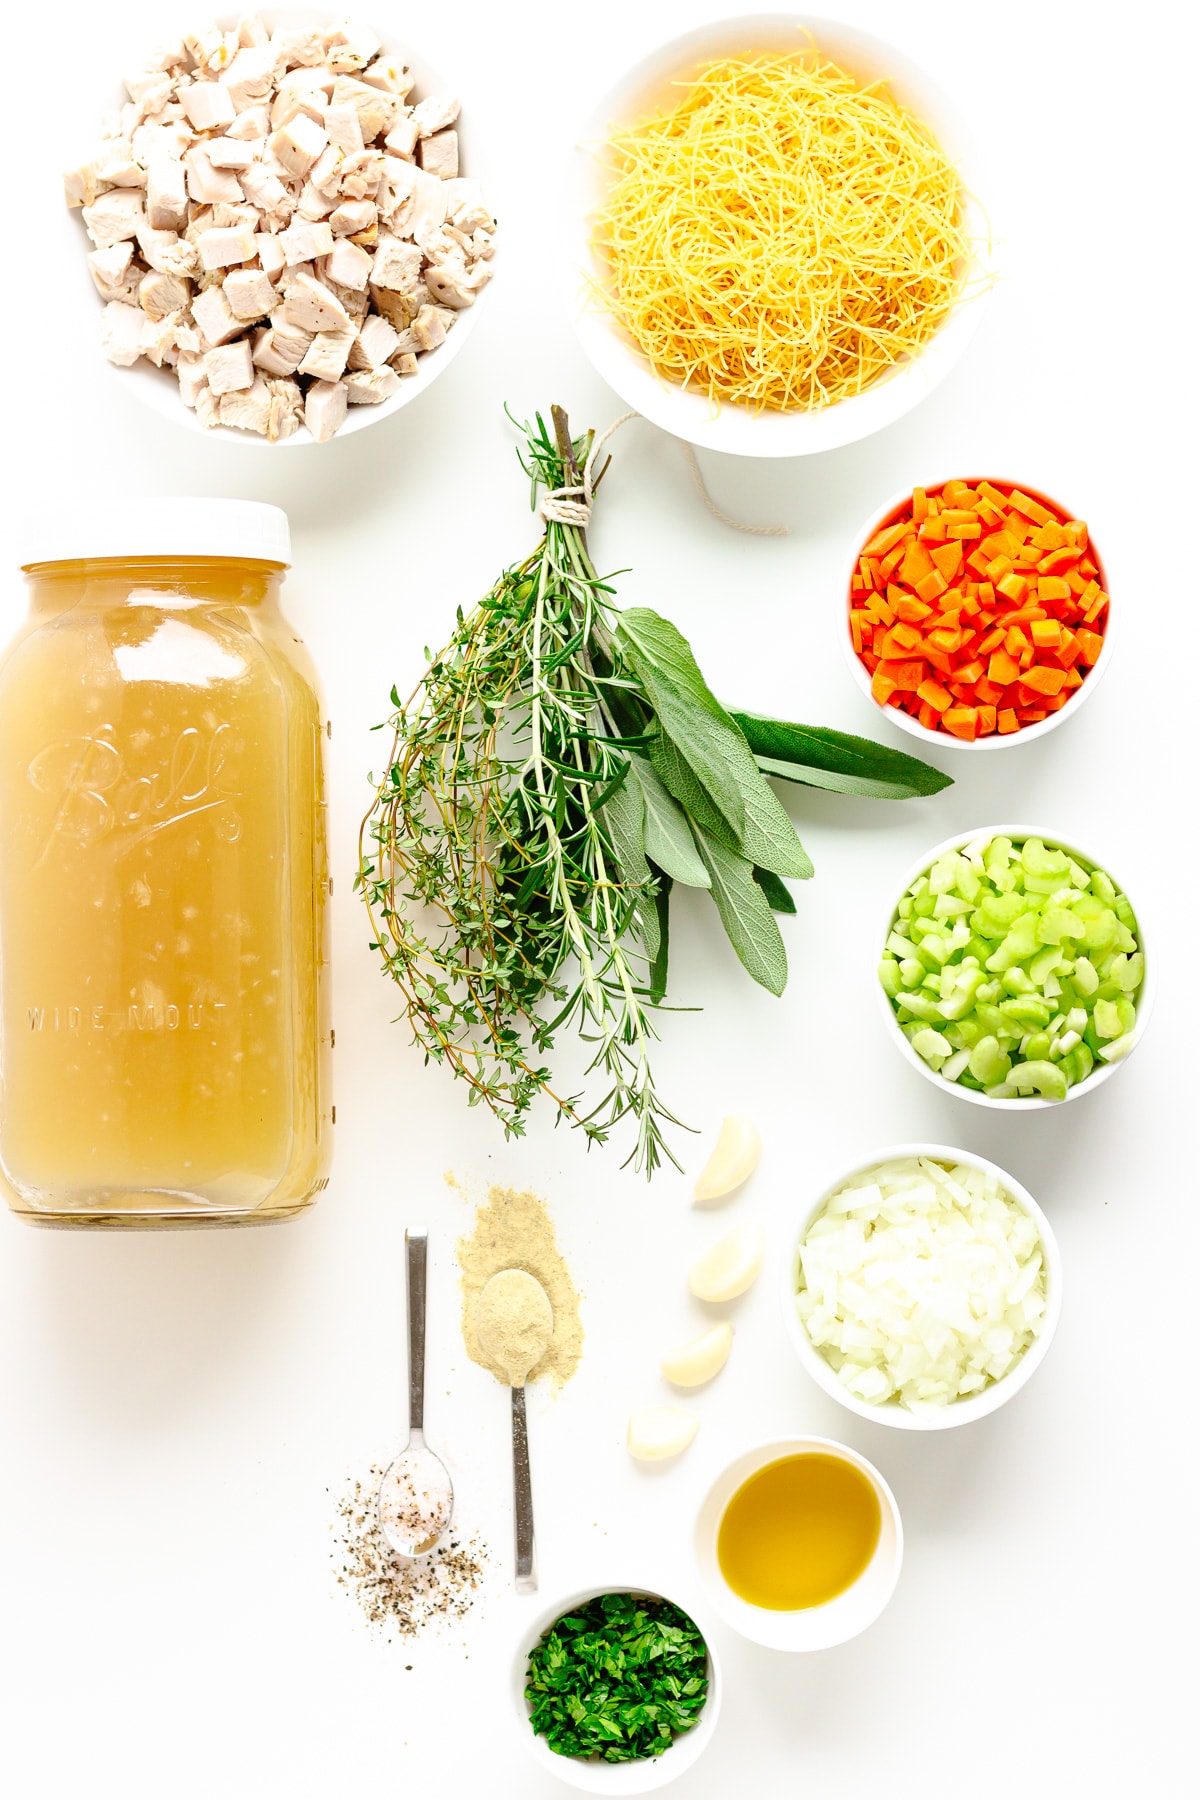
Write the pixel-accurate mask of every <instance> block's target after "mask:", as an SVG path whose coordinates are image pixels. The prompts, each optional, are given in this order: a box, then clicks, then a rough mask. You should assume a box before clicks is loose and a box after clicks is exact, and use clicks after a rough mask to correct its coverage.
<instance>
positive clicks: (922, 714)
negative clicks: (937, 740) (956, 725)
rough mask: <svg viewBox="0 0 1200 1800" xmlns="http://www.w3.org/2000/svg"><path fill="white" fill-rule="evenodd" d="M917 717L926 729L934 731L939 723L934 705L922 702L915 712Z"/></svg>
mask: <svg viewBox="0 0 1200 1800" xmlns="http://www.w3.org/2000/svg"><path fill="white" fill-rule="evenodd" d="M917 719H918V720H919V722H920V723H921V724H922V725H923V726H924V727H925V729H926V731H936V730H937V728H938V726H939V725H940V723H941V720H940V718H939V717H938V711H937V708H936V706H929V705H928V704H924V703H923V704H922V706H921V708H920V710H919V712H918V713H917Z"/></svg>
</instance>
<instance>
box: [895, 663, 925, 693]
mask: <svg viewBox="0 0 1200 1800" xmlns="http://www.w3.org/2000/svg"><path fill="white" fill-rule="evenodd" d="M888 674H889V675H890V676H891V678H892V680H893V682H894V683H895V684H896V686H897V687H898V688H899V689H900V691H901V692H902V693H913V694H915V693H916V691H917V689H918V688H919V687H920V685H921V683H922V682H923V681H924V679H925V664H924V662H922V661H917V660H916V659H915V658H914V659H913V660H912V661H911V662H894V663H892V664H891V666H890V668H889V669H888Z"/></svg>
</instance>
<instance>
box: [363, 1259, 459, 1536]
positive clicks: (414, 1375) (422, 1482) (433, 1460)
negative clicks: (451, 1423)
mask: <svg viewBox="0 0 1200 1800" xmlns="http://www.w3.org/2000/svg"><path fill="white" fill-rule="evenodd" d="M428 1244H429V1236H428V1233H427V1232H426V1231H425V1230H424V1229H419V1230H414V1231H406V1232H405V1234H404V1245H405V1283H406V1288H407V1296H408V1443H407V1444H406V1446H405V1448H404V1449H403V1450H402V1451H401V1452H400V1454H399V1456H397V1457H396V1459H395V1461H394V1462H392V1463H390V1464H389V1465H388V1467H387V1469H386V1470H385V1472H384V1476H383V1480H382V1481H381V1482H380V1484H379V1501H378V1512H379V1529H380V1531H381V1532H382V1533H383V1536H384V1537H385V1539H386V1540H387V1542H388V1544H389V1545H390V1546H391V1548H392V1549H393V1550H394V1551H395V1553H396V1555H397V1556H406V1557H416V1556H427V1555H428V1553H429V1552H430V1551H431V1550H433V1549H435V1548H436V1547H437V1544H438V1543H439V1541H440V1539H441V1537H442V1536H443V1534H444V1532H445V1531H446V1530H447V1528H448V1526H449V1524H450V1517H451V1514H452V1513H453V1511H454V1484H453V1482H452V1481H451V1479H450V1471H449V1470H448V1469H447V1467H446V1465H445V1463H444V1462H443V1461H442V1459H441V1457H440V1456H437V1455H435V1453H434V1452H433V1451H432V1450H431V1449H430V1448H429V1446H428V1445H427V1444H426V1442H425V1267H426V1254H427V1250H428Z"/></svg>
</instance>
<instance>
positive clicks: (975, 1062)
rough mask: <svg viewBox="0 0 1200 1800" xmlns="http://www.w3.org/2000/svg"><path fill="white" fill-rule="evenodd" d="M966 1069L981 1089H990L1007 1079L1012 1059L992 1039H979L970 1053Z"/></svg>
mask: <svg viewBox="0 0 1200 1800" xmlns="http://www.w3.org/2000/svg"><path fill="white" fill-rule="evenodd" d="M967 1067H968V1068H969V1069H970V1071H971V1074H972V1075H973V1076H974V1077H975V1079H976V1081H977V1082H979V1084H980V1086H981V1087H991V1086H993V1085H994V1084H995V1083H996V1082H997V1081H1004V1080H1006V1079H1007V1076H1008V1072H1009V1070H1010V1069H1011V1068H1012V1058H1011V1057H1010V1056H1008V1055H1006V1054H1005V1052H1004V1051H1003V1050H1002V1049H1001V1048H1000V1045H999V1043H998V1041H997V1040H996V1039H995V1038H994V1037H984V1038H980V1040H979V1042H978V1043H977V1044H976V1046H975V1048H974V1049H973V1050H972V1051H971V1055H970V1059H969V1061H968V1064H967Z"/></svg>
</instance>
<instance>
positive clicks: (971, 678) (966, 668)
mask: <svg viewBox="0 0 1200 1800" xmlns="http://www.w3.org/2000/svg"><path fill="white" fill-rule="evenodd" d="M954 678H955V680H956V681H963V682H966V683H967V684H968V685H969V686H971V687H974V685H975V683H976V682H977V681H981V680H982V679H983V664H982V663H981V662H980V661H979V660H978V659H977V658H976V659H975V660H973V661H971V662H969V663H964V664H963V665H962V666H961V667H960V668H957V669H955V671H954Z"/></svg>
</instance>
